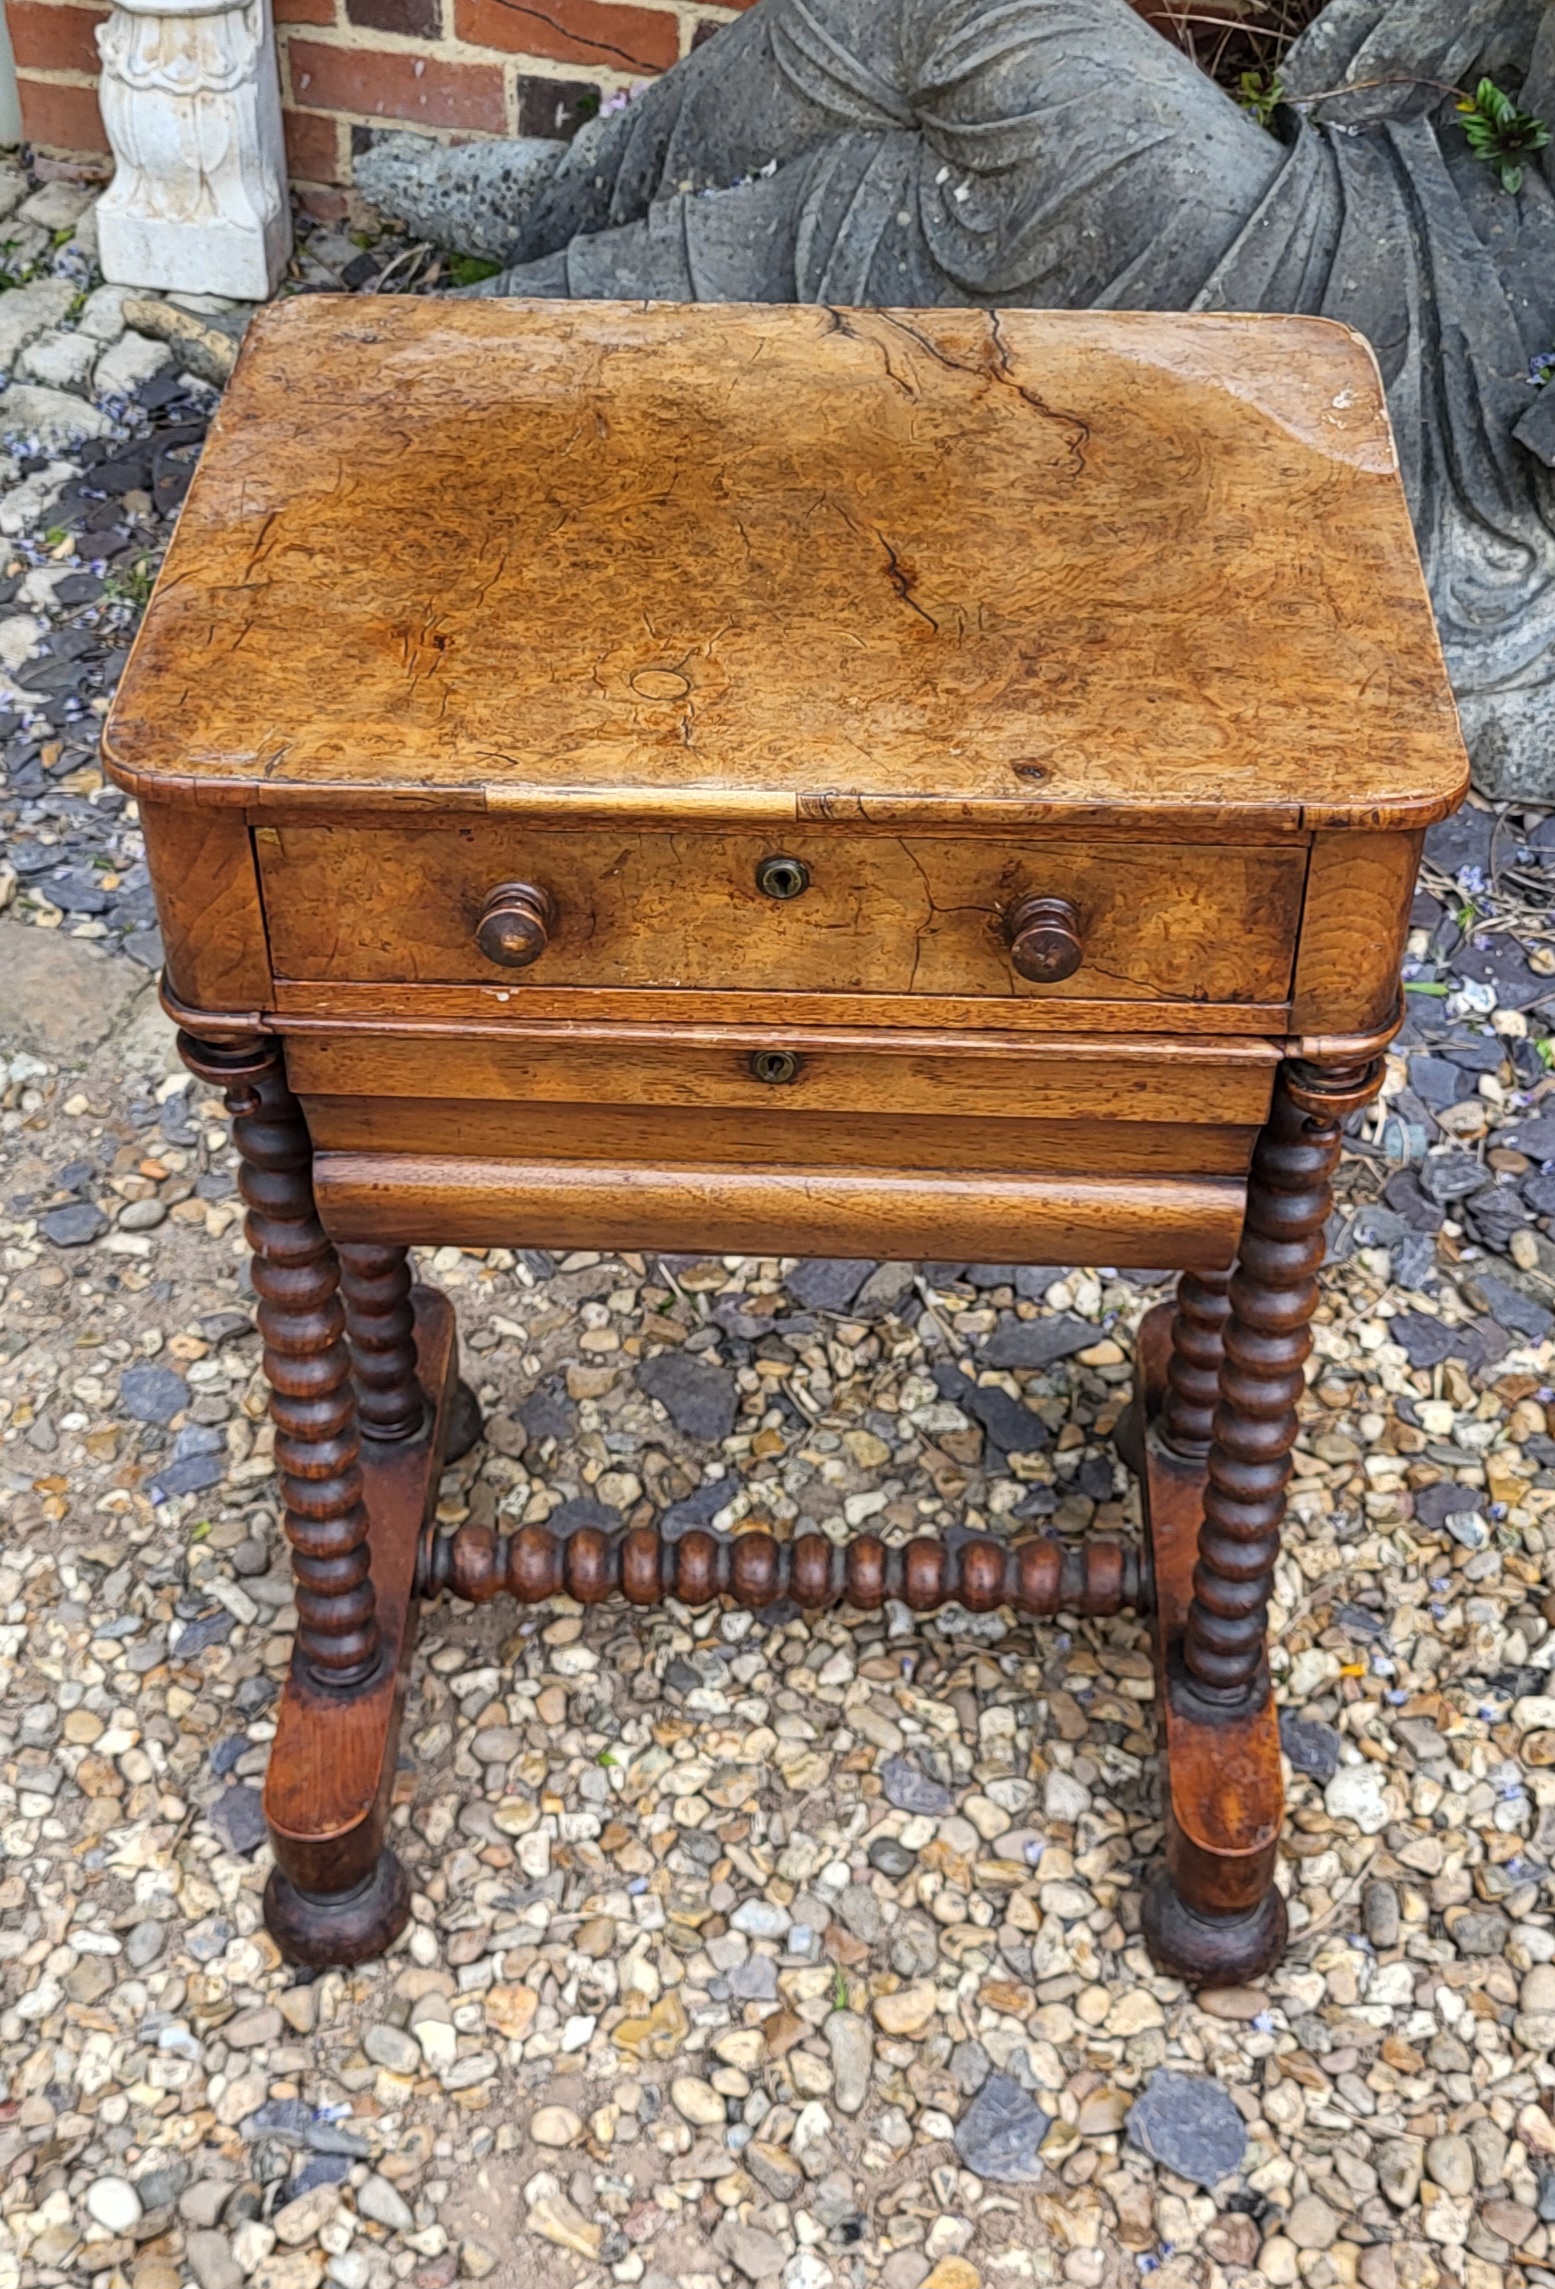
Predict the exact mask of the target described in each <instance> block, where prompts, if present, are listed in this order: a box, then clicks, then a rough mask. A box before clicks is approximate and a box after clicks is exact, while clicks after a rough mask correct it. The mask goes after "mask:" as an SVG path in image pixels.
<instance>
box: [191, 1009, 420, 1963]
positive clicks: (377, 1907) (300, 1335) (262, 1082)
mask: <svg viewBox="0 0 1555 2289" xmlns="http://www.w3.org/2000/svg"><path fill="white" fill-rule="evenodd" d="M179 1046H180V1048H181V1050H182V1053H183V1056H184V1059H185V1062H186V1063H187V1064H189V1065H190V1066H191V1067H192V1069H193V1070H194V1071H195V1072H196V1073H197V1074H198V1075H199V1076H200V1078H201V1079H202V1080H205V1081H207V1082H209V1083H211V1084H213V1085H214V1086H216V1087H219V1088H221V1089H223V1090H224V1091H225V1093H226V1100H227V1105H228V1108H229V1110H230V1111H231V1113H232V1115H233V1137H234V1141H235V1142H236V1144H237V1148H238V1152H239V1155H240V1158H241V1161H242V1171H241V1175H240V1179H239V1183H240V1188H241V1191H242V1194H243V1197H244V1199H245V1201H246V1202H247V1203H248V1211H249V1213H248V1221H247V1226H246V1229H247V1233H248V1241H249V1246H250V1248H251V1249H252V1251H253V1273H254V1286H255V1289H256V1290H257V1292H258V1295H259V1299H260V1301H259V1327H260V1332H261V1334H262V1335H263V1337H264V1344H265V1352H264V1362H265V1373H266V1375H267V1377H268V1379H269V1383H270V1389H271V1412H272V1414H273V1416H274V1419H275V1424H276V1433H277V1435H276V1464H277V1468H278V1470H279V1472H280V1479H281V1499H282V1503H283V1507H284V1514H285V1522H286V1534H287V1539H288V1541H289V1542H290V1544H291V1549H292V1570H293V1575H294V1578H295V1583H296V1597H297V1640H296V1646H295V1649H294V1653H293V1658H292V1666H291V1671H290V1674H289V1675H288V1677H287V1680H286V1686H285V1690H284V1692H283V1693H282V1696H281V1704H280V1709H279V1712H278V1715H277V1719H276V1733H275V1740H274V1742H273V1744H272V1746H271V1751H270V1764H269V1770H268V1772H267V1773H266V1776H265V1792H264V1804H265V1817H266V1820H267V1821H268V1823H269V1828H270V1838H271V1843H272V1845H273V1846H274V1850H275V1863H276V1864H275V1871H274V1873H273V1875H272V1877H271V1879H270V1883H269V1886H268V1888H267V1890H266V1893H265V1916H266V1921H267V1922H268V1924H269V1927H270V1931H271V1933H272V1935H273V1937H274V1939H275V1941H276V1944H277V1946H278V1947H279V1948H280V1949H281V1951H282V1953H283V1954H284V1955H286V1956H287V1957H288V1959H289V1960H291V1961H292V1962H296V1963H307V1964H316V1965H323V1964H346V1963H359V1962H362V1961H364V1960H365V1959H366V1958H368V1957H370V1956H373V1955H378V1954H381V1953H382V1951H383V1949H384V1948H385V1947H387V1946H388V1944H389V1942H390V1941H391V1940H392V1939H394V1938H395V1937H396V1936H397V1934H398V1933H399V1932H400V1931H401V1930H402V1929H403V1927H404V1924H405V1920H406V1917H407V1916H408V1914H409V1912H410V1894H409V1886H408V1884H407V1881H406V1878H405V1874H404V1871H403V1869H402V1868H401V1867H400V1865H399V1862H398V1861H397V1860H396V1859H395V1857H394V1855H393V1853H392V1852H391V1851H389V1850H388V1849H387V1848H386V1846H385V1842H384V1838H385V1834H386V1831H387V1827H388V1818H389V1810H390V1802H391V1796H392V1791H393V1784H394V1767H395V1758H396V1754H397V1749H398V1742H399V1727H400V1713H401V1709H402V1706H403V1701H404V1692H405V1675H406V1670H407V1667H408V1664H409V1660H410V1653H411V1647H412V1644H413V1641H414V1635H415V1618H416V1600H415V1596H414V1582H415V1570H416V1554H417V1548H418V1543H419V1539H420V1534H421V1528H422V1525H423V1523H424V1522H425V1520H426V1518H427V1516H428V1513H429V1511H430V1508H431V1506H432V1504H433V1502H434V1501H435V1499H436V1494H437V1483H438V1479H439V1476H440V1474H441V1471H442V1467H443V1437H444V1434H445V1430H446V1425H447V1421H448V1415H449V1409H450V1400H451V1393H452V1389H453V1385H454V1382H455V1379H456V1375H457V1361H456V1345H455V1337H454V1319H453V1312H452V1309H451V1308H450V1306H449V1305H448V1303H447V1302H446V1300H445V1299H444V1298H443V1297H441V1296H438V1295H435V1294H433V1293H432V1292H431V1291H430V1290H429V1289H416V1290H413V1289H412V1288H411V1287H410V1284H409V1277H408V1272H407V1270H406V1263H405V1251H404V1250H403V1249H402V1248H369V1247H365V1246H354V1247H352V1248H351V1249H350V1250H349V1251H348V1252H347V1255H346V1257H345V1259H344V1261H343V1260H342V1257H341V1256H340V1255H339V1254H337V1251H336V1249H335V1248H334V1246H333V1245H332V1243H331V1242H330V1239H329V1237H328V1235H327V1234H326V1232H325V1231H324V1228H323V1226H322V1225H321V1224H320V1222H319V1219H318V1214H317V1210H316V1208H315V1205H314V1197H313V1150H312V1142H311V1139H310V1137H309V1135H308V1129H307V1124H306V1122H305V1121H304V1119H303V1116H302V1110H301V1107H300V1106H299V1105H298V1103H297V1100H296V1098H295V1097H294V1096H293V1095H292V1093H291V1090H290V1089H289V1087H288V1086H287V1081H286V1070H285V1062H284V1057H283V1053H282V1049H281V1044H280V1043H279V1041H277V1040H275V1039H273V1038H271V1037H267V1036H263V1035H261V1036H259V1037H258V1038H257V1039H255V1040H253V1041H251V1042H248V1043H246V1044H244V1045H242V1046H240V1047H236V1048H234V1047H231V1046H227V1045H223V1044H214V1043H208V1042H199V1041H195V1040H193V1039H192V1038H191V1037H190V1036H188V1035H187V1034H185V1035H181V1036H180V1043H179ZM342 1290H343V1291H344V1295H343V1297H342ZM348 1330H349V1338H350V1342H349V1347H348V1342H347V1336H348ZM358 1390H360V1392H361V1394H362V1399H361V1404H362V1407H363V1408H364V1409H365V1410H366V1411H367V1413H368V1415H369V1417H370V1420H371V1423H372V1427H373V1434H374V1435H373V1436H371V1437H370V1438H368V1439H367V1440H366V1441H365V1442H364V1440H363V1438H362V1435H361V1429H360V1423H359V1417H358V1400H357V1391H358Z"/></svg>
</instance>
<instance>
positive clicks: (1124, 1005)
mask: <svg viewBox="0 0 1555 2289" xmlns="http://www.w3.org/2000/svg"><path fill="white" fill-rule="evenodd" d="M171 1014H172V1015H173V1016H175V1017H176V1018H177V1019H178V1021H179V1022H180V1023H182V1022H184V1020H185V1018H186V1017H187V1016H188V1015H189V1014H190V1013H189V1012H188V1011H186V1010H183V1009H180V1008H176V1007H175V1008H174V1009H173V1010H172V1012H171ZM236 1016H237V1030H238V1031H240V1032H244V1031H246V1032H252V1031H253V1030H254V1028H255V1027H256V1026H257V1025H258V1024H259V1023H260V1019H259V1016H258V1014H257V1013H256V1012H253V1011H249V1012H247V1013H244V1012H238V1013H236ZM987 1016H988V1005H987V1003H986V1002H985V1001H980V1000H970V999H968V998H967V997H966V996H965V995H964V994H945V995H942V996H932V995H928V994H845V993H838V994H825V993H813V994H810V993H754V992H753V993H742V992H739V991H736V990H733V989H730V988H724V989H721V990H720V991H717V992H711V991H694V992H692V991H688V992H684V993H682V992H678V991H676V990H675V989H674V988H660V989H657V990H649V989H648V988H645V987H644V988H637V989H635V990H633V989H626V990H621V991H617V990H612V989H608V988H585V987H579V988H572V987H567V986H562V987H558V988H552V987H547V986H544V985H541V984H539V983H534V984H531V983H529V982H528V981H527V980H526V981H525V982H524V983H523V984H522V985H520V983H519V981H517V980H516V979H515V980H513V981H511V982H510V983H508V984H506V985H463V986H420V985H416V986H406V985H401V986H396V985H389V984H379V985H354V984H352V983H351V982H350V981H349V980H345V981H342V980H338V979H335V980H329V981H321V982H319V983H316V984H299V983H298V982H296V981H295V980H292V979H286V978H282V979H278V980H277V982H276V986H275V1007H274V1013H273V1016H270V1017H268V1018H267V1019H266V1022H268V1023H273V1025H274V1027H275V1030H276V1031H277V1032H278V1033H284V1034H286V1035H288V1036H293V1035H299V1034H304V1033H317V1032H320V1031H331V1030H333V1029H334V1028H335V1027H336V1026H337V1025H339V1024H342V1023H347V1024H356V1025H363V1026H366V1027H367V1028H368V1029H369V1030H370V1031H371V1033H372V1035H373V1037H374V1039H381V1038H383V1037H384V1036H388V1035H393V1034H395V1033H426V1034H433V1033H435V1034H437V1035H439V1036H440V1037H442V1038H444V1039H450V1038H455V1037H462V1036H465V1035H490V1034H499V1035H500V1034H505V1033H507V1032H508V1031H509V1030H510V1029H511V1028H512V1027H513V1025H514V1023H515V1021H518V1022H520V1023H524V1024H529V1023H534V1024H543V1025H548V1026H551V1027H552V1028H553V1029H554V1038H556V1039H557V1040H561V1039H564V1038H566V1036H567V1033H568V1032H569V1031H570V1029H571V1028H572V1027H573V1026H575V1025H643V1026H652V1027H658V1026H665V1025H675V1026H678V1025H696V1026H704V1025H707V1026H741V1025H747V1026H763V1027H766V1028H768V1029H769V1030H777V1031H782V1032H787V1031H789V1030H791V1029H792V1028H793V1027H795V1026H806V1027H814V1028H816V1029H818V1030H821V1029H824V1030H828V1031H830V1030H833V1029H835V1028H838V1027H842V1026H857V1027H859V1028H861V1029H862V1030H864V1031H867V1032H871V1033H889V1032H892V1031H895V1030H901V1031H903V1032H926V1031H936V1032H937V1031H940V1030H942V1029H943V1030H945V1031H947V1032H950V1033H960V1032H966V1031H975V1030H976V1029H977V1028H978V1027H979V1026H980V1025H982V1024H984V1023H985V1022H986V1020H987ZM1289 1023H1290V1003H1289V1002H1288V1001H1276V1002H1236V1003H1232V1002H1193V1001H1167V1002H1160V1003H1156V1002H1149V1001H1085V1000H1081V1001H1065V1000H1047V1001H1041V1000H1037V999H1035V998H1032V999H1029V1000H1028V999H1023V998H1020V997H1017V998H1015V999H1012V1000H1009V1001H1004V1002H1001V1003H1000V1004H999V1009H998V1031H999V1032H1000V1033H1004V1034H1016V1035H1020V1036H1023V1037H1024V1038H1026V1039H1028V1040H1031V1041H1049V1042H1052V1041H1063V1042H1066V1043H1067V1042H1074V1043H1075V1044H1076V1046H1077V1047H1081V1048H1083V1047H1084V1046H1085V1045H1086V1044H1087V1043H1088V1042H1090V1041H1094V1040H1097V1039H1111V1040H1123V1039H1127V1038H1129V1037H1130V1036H1133V1035H1140V1036H1150V1037H1152V1038H1153V1037H1156V1036H1159V1035H1162V1034H1168V1035H1171V1036H1172V1037H1173V1038H1174V1039H1189V1038H1196V1039H1198V1040H1202V1041H1216V1042H1230V1043H1232V1044H1233V1045H1240V1044H1241V1043H1242V1042H1243V1041H1255V1042H1257V1043H1258V1044H1259V1046H1260V1047H1267V1046H1268V1044H1269V1039H1270V1037H1273V1039H1274V1040H1276V1041H1283V1039H1284V1037H1285V1035H1286V1033H1287V1030H1288V1027H1289ZM1395 1030H1396V1028H1395ZM1352 1053H1355V1052H1354V1049H1353V1045H1352V1044H1350V1043H1349V1042H1348V1041H1347V1042H1346V1044H1345V1047H1344V1049H1343V1050H1342V1051H1341V1052H1339V1054H1352ZM1301 1054H1303V1055H1306V1056H1319V1055H1326V1054H1327V1052H1326V1051H1324V1050H1317V1049H1312V1048H1310V1047H1303V1049H1302V1051H1301Z"/></svg>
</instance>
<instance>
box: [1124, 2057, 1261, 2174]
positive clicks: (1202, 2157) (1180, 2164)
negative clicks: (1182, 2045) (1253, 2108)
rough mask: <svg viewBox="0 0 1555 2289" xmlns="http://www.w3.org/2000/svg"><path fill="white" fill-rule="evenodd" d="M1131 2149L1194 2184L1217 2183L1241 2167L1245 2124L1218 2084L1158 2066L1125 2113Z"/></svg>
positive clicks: (1225, 2092) (1225, 2091)
mask: <svg viewBox="0 0 1555 2289" xmlns="http://www.w3.org/2000/svg"><path fill="white" fill-rule="evenodd" d="M1128 2134H1129V2137H1130V2138H1131V2139H1132V2140H1133V2142H1134V2144H1135V2145H1136V2146H1139V2147H1142V2148H1143V2149H1144V2151H1145V2152H1146V2153H1147V2154H1149V2155H1151V2156H1153V2158H1154V2159H1155V2160H1156V2161H1158V2162H1162V2163H1164V2164H1165V2166H1166V2167H1167V2169H1169V2170H1175V2171H1176V2173H1177V2175H1178V2177H1180V2178H1191V2179H1192V2180H1193V2181H1194V2183H1195V2184H1196V2185H1200V2186H1214V2185H1218V2184H1219V2183H1220V2181H1221V2179H1222V2178H1227V2177H1229V2176H1230V2175H1231V2173H1232V2172H1233V2171H1234V2170H1239V2169H1240V2168H1241V2166H1242V2157H1243V2155H1244V2153H1245V2152H1246V2150H1247V2126H1246V2124H1245V2123H1244V2122H1243V2120H1242V2117H1241V2115H1240V2114H1239V2113H1238V2112H1237V2110H1236V2106H1235V2104H1234V2103H1233V2101H1232V2099H1231V2096H1230V2093H1229V2092H1228V2091H1227V2090H1226V2088H1225V2087H1224V2085H1223V2084H1221V2083H1219V2082H1214V2081H1211V2080H1210V2079H1209V2078H1208V2077H1206V2076H1204V2075H1194V2074H1183V2073H1181V2072H1180V2071H1179V2070H1178V2069H1176V2068H1173V2067H1158V2068H1157V2069H1156V2071H1155V2072H1154V2074H1152V2075H1151V2077H1150V2080H1149V2081H1148V2082H1147V2083H1146V2085H1145V2088H1144V2092H1143V2094H1142V2095H1141V2096H1140V2097H1139V2098H1138V2099H1136V2100H1135V2102H1134V2104H1133V2106H1132V2107H1130V2109H1129V2115H1128Z"/></svg>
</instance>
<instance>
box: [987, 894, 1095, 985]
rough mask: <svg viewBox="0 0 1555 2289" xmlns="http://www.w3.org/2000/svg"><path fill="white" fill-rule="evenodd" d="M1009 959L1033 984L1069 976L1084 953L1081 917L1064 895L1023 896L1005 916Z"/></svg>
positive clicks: (1079, 962)
mask: <svg viewBox="0 0 1555 2289" xmlns="http://www.w3.org/2000/svg"><path fill="white" fill-rule="evenodd" d="M1004 935H1005V937H1006V939H1007V940H1008V941H1009V948H1010V960H1011V961H1012V962H1013V963H1014V965H1015V968H1016V969H1017V970H1018V971H1019V972H1020V975H1021V976H1022V977H1023V978H1030V979H1031V981H1032V983H1033V984H1034V985H1040V986H1052V985H1057V984H1058V983H1059V982H1060V980H1062V979H1064V978H1072V977H1073V976H1074V974H1075V971H1076V970H1077V969H1078V968H1079V967H1080V964H1081V962H1082V961H1083V960H1084V958H1085V956H1084V953H1083V950H1082V948H1081V945H1080V917H1079V915H1078V914H1077V913H1076V912H1075V910H1074V908H1073V907H1072V906H1071V905H1070V903H1069V901H1068V899H1067V898H1023V899H1022V900H1021V902H1020V904H1019V905H1018V906H1013V907H1012V908H1011V909H1010V911H1009V913H1008V914H1007V915H1006V916H1005V922H1004Z"/></svg>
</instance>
